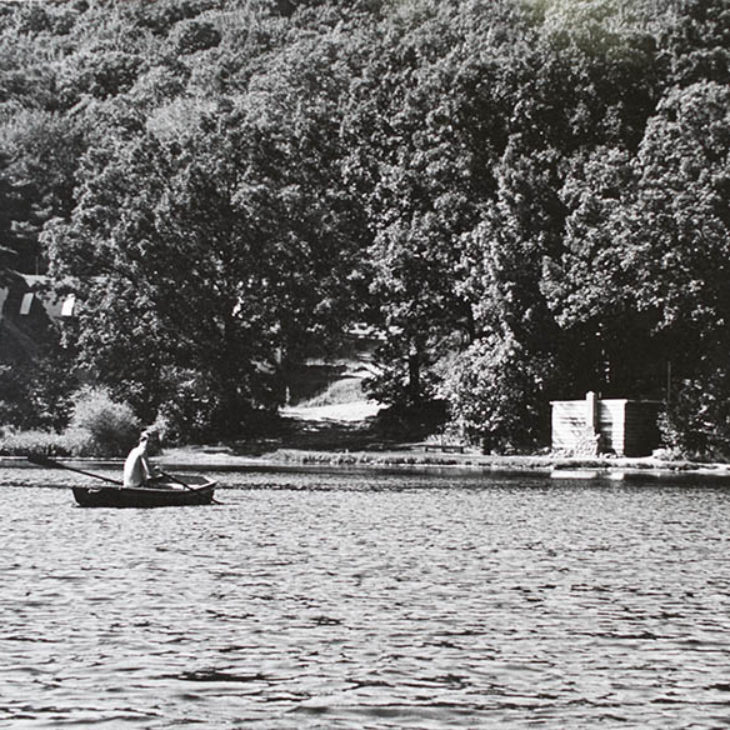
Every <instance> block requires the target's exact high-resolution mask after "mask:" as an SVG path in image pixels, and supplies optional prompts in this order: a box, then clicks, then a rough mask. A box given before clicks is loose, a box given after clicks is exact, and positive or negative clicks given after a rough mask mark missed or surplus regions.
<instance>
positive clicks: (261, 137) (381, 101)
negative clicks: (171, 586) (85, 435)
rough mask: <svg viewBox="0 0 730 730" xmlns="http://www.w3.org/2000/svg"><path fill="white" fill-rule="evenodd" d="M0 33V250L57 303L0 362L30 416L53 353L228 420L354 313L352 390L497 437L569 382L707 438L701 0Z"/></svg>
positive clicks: (430, 7) (524, 437)
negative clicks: (363, 374) (359, 360)
mask: <svg viewBox="0 0 730 730" xmlns="http://www.w3.org/2000/svg"><path fill="white" fill-rule="evenodd" d="M0 32H1V34H2V37H1V38H0V198H1V199H2V204H1V205H0V243H1V244H2V246H3V250H2V259H1V261H0V263H1V264H2V268H3V271H5V272H8V271H10V270H18V271H21V272H31V271H36V270H39V271H40V272H41V273H48V274H49V275H50V276H51V277H52V279H53V281H54V282H55V284H56V286H58V287H59V288H60V289H61V290H73V291H75V292H76V293H77V295H78V299H79V302H80V310H79V311H80V313H79V317H78V318H77V319H76V321H75V322H74V323H73V325H72V326H67V327H66V329H65V330H64V331H63V332H61V333H60V334H61V337H60V342H59V345H58V346H50V347H49V348H48V354H47V357H46V358H45V359H44V360H43V362H40V363H37V364H36V366H34V368H32V369H29V370H28V371H27V372H28V375H27V377H26V380H25V381H24V382H23V383H22V384H19V383H18V382H17V381H18V375H17V373H15V374H11V372H10V371H7V370H6V371H5V372H4V373H3V374H2V375H1V376H0V389H2V393H1V394H0V397H2V398H3V400H4V402H5V404H6V406H8V404H9V403H11V402H12V401H13V398H14V397H15V398H16V399H17V394H18V393H21V392H22V394H23V396H22V397H23V399H24V401H23V402H24V403H26V404H28V403H30V404H35V405H34V406H33V408H35V410H31V411H29V410H28V409H27V408H26V409H25V412H24V414H23V416H22V418H21V417H20V416H18V417H17V418H18V419H19V420H22V421H23V423H24V424H25V425H28V424H31V425H38V424H42V423H46V422H48V419H49V412H50V411H53V410H54V409H58V408H61V407H62V403H63V402H64V401H63V397H64V396H63V394H61V393H59V387H58V381H57V380H56V379H54V378H53V373H54V372H58V370H59V367H60V368H61V369H62V370H63V372H64V375H67V374H68V373H69V372H77V371H78V372H79V373H80V374H81V375H82V376H83V378H84V379H85V381H93V382H97V383H99V384H101V385H105V386H108V387H109V388H111V390H112V392H113V393H114V394H115V395H116V397H117V398H119V399H120V400H124V401H126V402H128V403H129V404H131V405H132V407H133V408H134V409H135V410H136V412H137V414H138V415H139V416H140V417H141V418H143V419H146V420H152V419H154V418H155V417H156V416H158V415H162V416H164V417H165V418H166V419H167V420H168V422H169V423H171V424H172V425H173V430H174V431H175V432H176V433H178V434H179V435H180V436H181V437H182V438H213V437H221V436H236V435H239V434H241V433H243V432H244V431H245V430H246V429H247V428H248V429H250V428H251V427H252V426H253V425H255V423H256V419H257V415H256V414H257V413H258V411H259V409H262V408H263V409H275V408H276V406H277V405H278V404H279V403H280V402H281V399H282V397H283V393H284V391H285V387H286V382H287V377H288V372H289V371H290V370H291V368H292V366H293V365H294V364H295V363H298V362H299V361H300V360H301V359H302V358H303V357H304V356H306V355H307V354H310V353H312V352H326V351H328V349H330V348H333V347H335V346H336V345H337V342H338V339H339V338H340V337H341V335H342V334H343V333H344V332H346V331H347V330H348V329H349V328H350V327H351V326H352V325H353V324H354V323H366V324H369V325H371V326H373V327H375V328H377V329H379V330H380V331H381V332H382V333H383V335H384V336H385V340H384V344H383V347H382V348H381V350H380V352H379V353H378V357H379V363H380V365H381V370H382V375H381V376H380V377H378V378H376V379H375V380H374V381H373V382H372V384H371V387H372V391H373V393H374V395H376V396H377V397H378V398H379V399H380V400H381V401H382V402H384V403H386V404H392V405H393V406H395V407H397V408H400V409H412V410H413V409H418V407H419V406H421V405H422V404H424V403H428V402H429V401H431V400H432V399H434V398H437V397H438V398H446V399H447V401H448V404H449V413H450V417H451V418H452V419H453V421H454V422H455V423H458V424H459V426H460V427H462V428H464V429H465V430H466V432H467V433H468V434H469V436H470V437H472V438H474V439H484V440H485V441H486V442H487V443H489V444H490V445H492V446H495V447H499V446H500V445H502V446H503V445H506V444H510V445H512V446H515V447H530V446H532V445H535V444H538V443H541V442H544V439H545V429H546V426H547V417H546V414H547V412H548V409H549V401H550V399H551V398H570V397H582V396H583V394H584V393H585V391H586V390H589V389H591V390H595V391H599V392H601V393H602V394H603V395H604V396H618V397H633V396H641V397H654V398H664V397H665V396H666V395H667V394H669V395H670V408H669V410H668V414H667V417H666V419H665V423H664V427H665V435H666V437H667V438H668V440H669V442H670V443H672V444H673V445H676V446H679V447H682V448H687V449H693V450H700V451H701V450H714V451H722V450H726V449H727V444H728V443H730V441H729V439H730V406H729V405H728V404H729V403H730V361H729V353H730V283H729V281H728V278H729V277H728V273H729V269H730V235H729V230H728V229H729V228H730V161H729V158H728V152H729V150H730V86H729V83H728V82H729V80H730V62H729V60H730V6H729V5H728V3H727V2H726V0H145V1H143V0H126V1H122V0H116V1H114V0H73V1H71V2H60V1H57V2H51V1H50V0H48V1H46V2H33V1H29V2H17V3H11V2H4V3H2V4H0ZM59 362H61V363H62V365H60V366H59V365H58V363H59ZM48 363H55V366H54V367H51V366H49V364H48ZM67 381H68V378H66V380H65V381H64V382H67ZM21 386H22V387H21ZM69 387H70V386H69ZM14 394H15V395H14ZM6 411H7V413H10V412H11V410H9V409H8V408H6ZM12 412H13V413H15V412H17V409H16V410H15V411H12ZM21 425H22V424H21Z"/></svg>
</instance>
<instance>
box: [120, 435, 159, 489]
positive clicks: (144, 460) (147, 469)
mask: <svg viewBox="0 0 730 730" xmlns="http://www.w3.org/2000/svg"><path fill="white" fill-rule="evenodd" d="M151 437H152V434H151V433H150V432H149V431H143V432H142V434H141V435H140V437H139V443H138V444H137V445H136V446H135V447H134V448H133V449H132V450H131V451H130V452H129V455H128V456H127V460H126V461H125V462H124V487H125V488H126V489H135V488H137V487H143V486H144V485H145V484H147V483H148V482H153V481H155V480H158V479H160V478H161V475H159V474H157V470H156V469H155V468H154V467H153V466H152V465H151V464H150V461H149V456H148V453H147V447H148V445H149V441H150V439H151Z"/></svg>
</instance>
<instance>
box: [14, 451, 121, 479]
mask: <svg viewBox="0 0 730 730" xmlns="http://www.w3.org/2000/svg"><path fill="white" fill-rule="evenodd" d="M26 458H27V459H28V461H30V462H31V463H32V464H37V465H38V466H46V467H50V468H53V469H66V471H75V472H76V473H77V474H84V475H85V476H87V477H93V478H94V479H101V480H102V481H105V482H109V483H110V484H116V486H118V487H121V486H123V483H122V482H120V481H119V480H118V479H109V477H103V476H101V474H92V473H91V472H90V471H84V470H83V469H74V468H73V467H72V466H66V464H61V463H59V462H58V461H54V460H53V459H49V458H48V457H47V456H41V455H39V454H32V455H31V456H27V457H26Z"/></svg>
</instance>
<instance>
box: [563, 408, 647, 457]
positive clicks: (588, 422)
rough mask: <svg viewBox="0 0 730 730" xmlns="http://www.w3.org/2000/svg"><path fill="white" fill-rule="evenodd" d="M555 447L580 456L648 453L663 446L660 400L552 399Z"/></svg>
mask: <svg viewBox="0 0 730 730" xmlns="http://www.w3.org/2000/svg"><path fill="white" fill-rule="evenodd" d="M550 405H551V406H552V423H551V425H552V449H553V451H569V452H571V453H573V454H575V455H579V456H595V455H597V454H600V453H614V454H616V455H617V456H648V455H649V454H651V452H652V451H653V450H654V449H655V448H657V446H658V445H659V430H658V428H657V416H658V413H659V407H660V405H661V404H660V403H659V402H658V401H637V400H628V399H625V398H609V399H606V400H601V399H599V398H597V397H596V394H595V393H587V394H586V398H585V400H560V401H551V404H550Z"/></svg>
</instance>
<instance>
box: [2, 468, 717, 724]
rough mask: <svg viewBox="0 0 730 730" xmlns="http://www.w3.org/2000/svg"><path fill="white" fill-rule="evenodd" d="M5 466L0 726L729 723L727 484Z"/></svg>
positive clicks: (444, 475)
mask: <svg viewBox="0 0 730 730" xmlns="http://www.w3.org/2000/svg"><path fill="white" fill-rule="evenodd" d="M0 478H1V479H2V481H1V482H0V483H2V484H4V485H7V486H3V487H0V496H1V497H2V502H3V504H4V519H3V521H2V523H1V524H0V571H1V572H0V575H1V576H2V593H1V594H0V652H1V655H2V657H3V661H2V663H1V664H0V725H3V726H7V727H12V728H25V727H33V728H35V727H38V728H40V727H57V726H66V727H74V726H75V727H90V726H96V727H109V728H123V727H130V728H179V727H182V726H184V725H187V724H190V725H193V726H195V727H202V728H249V727H260V728H297V729H298V728H445V727H464V728H475V727H488V728H502V727H509V728H521V727H542V728H545V727H550V728H587V727H597V726H600V727H617V726H619V725H621V726H623V727H637V728H638V727H641V728H662V730H664V729H666V728H688V727H697V728H711V727H725V726H727V725H728V722H730V709H729V708H730V669H728V662H727V654H728V649H730V633H729V632H730V610H729V609H730V600H729V598H730V563H729V562H728V561H729V555H730V551H729V550H728V547H729V546H728V541H729V540H730V537H729V536H730V493H728V492H727V491H726V488H725V487H724V486H722V485H720V484H718V485H712V484H709V485H708V484H705V485H702V484H692V483H690V482H686V481H685V482H681V483H679V482H675V483H673V484H672V483H666V482H658V481H655V482H649V483H643V484H637V485H632V484H631V482H630V481H625V482H609V481H590V482H585V481H582V482H579V481H573V482H568V481H555V480H552V481H551V480H549V479H547V478H543V477H536V476H525V477H519V478H506V477H505V478H502V477H484V476H478V475H456V474H448V473H441V474H437V475H418V474H386V473H374V472H371V473H359V474H358V473H352V474H348V473H345V472H342V471H339V472H331V473H317V472H312V471H310V472H296V471H288V472H281V473H276V472H247V473H231V474H226V475H223V476H222V477H221V481H222V487H223V488H222V489H221V490H219V492H218V493H217V496H218V498H219V499H220V500H221V501H222V502H225V506H220V507H219V506H211V507H190V508H170V509H162V510H146V511H145V510H104V509H95V510H84V509H80V508H77V507H75V506H74V504H73V499H72V495H71V493H70V491H69V490H68V489H60V488H53V489H40V488H31V487H34V485H35V486H38V485H41V484H42V485H47V486H55V487H62V486H71V484H73V483H78V482H75V481H74V477H73V475H70V474H69V473H67V472H55V473H51V472H43V471H40V470H20V469H17V470H6V471H0ZM79 480H81V482H83V483H88V481H87V480H86V479H85V478H83V477H79Z"/></svg>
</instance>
